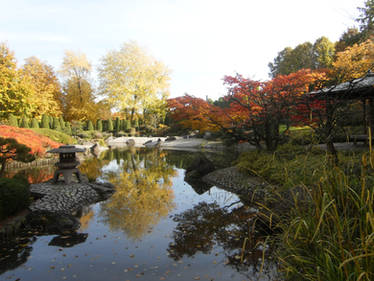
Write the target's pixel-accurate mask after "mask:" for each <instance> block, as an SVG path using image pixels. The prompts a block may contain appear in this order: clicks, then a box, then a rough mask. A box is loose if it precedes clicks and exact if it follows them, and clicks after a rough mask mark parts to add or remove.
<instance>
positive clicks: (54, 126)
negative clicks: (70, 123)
mask: <svg viewBox="0 0 374 281" xmlns="http://www.w3.org/2000/svg"><path fill="white" fill-rule="evenodd" d="M52 129H54V130H58V131H61V124H60V120H59V119H58V118H57V117H53V123H52Z"/></svg>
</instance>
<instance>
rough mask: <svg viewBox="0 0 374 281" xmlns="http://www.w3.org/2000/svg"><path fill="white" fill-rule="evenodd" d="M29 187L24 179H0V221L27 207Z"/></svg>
mask: <svg viewBox="0 0 374 281" xmlns="http://www.w3.org/2000/svg"><path fill="white" fill-rule="evenodd" d="M29 186H30V185H29V183H28V182H27V180H26V179H24V178H19V177H17V178H12V179H8V178H0V219H4V218H6V217H8V216H11V215H14V214H15V213H17V212H18V211H21V210H22V209H25V208H27V207H28V206H29V204H30V190H29Z"/></svg>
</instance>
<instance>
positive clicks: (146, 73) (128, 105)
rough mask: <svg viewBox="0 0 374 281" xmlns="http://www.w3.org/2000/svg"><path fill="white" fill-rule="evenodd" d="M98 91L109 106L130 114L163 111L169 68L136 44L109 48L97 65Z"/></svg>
mask: <svg viewBox="0 0 374 281" xmlns="http://www.w3.org/2000/svg"><path fill="white" fill-rule="evenodd" d="M98 70H99V79H100V93H101V94H102V95H104V96H106V97H107V98H108V100H109V102H110V103H111V104H112V106H114V107H116V108H117V109H119V110H121V111H123V112H129V113H130V121H131V122H132V121H133V120H134V115H135V114H138V113H141V114H143V113H147V112H148V113H150V112H157V113H160V112H161V114H162V112H163V111H165V109H166V108H165V105H166V99H167V97H168V95H169V80H170V78H169V69H168V68H167V67H166V66H165V65H164V64H163V63H162V62H160V61H157V60H156V59H154V58H153V57H151V56H149V55H148V54H147V53H146V52H145V51H144V50H143V49H141V48H140V47H139V46H138V45H137V44H136V43H134V42H131V43H125V44H124V45H123V46H122V47H121V49H120V50H118V51H116V50H114V51H110V52H109V53H108V54H107V55H106V56H104V57H103V58H102V60H101V66H100V67H99V69H98Z"/></svg>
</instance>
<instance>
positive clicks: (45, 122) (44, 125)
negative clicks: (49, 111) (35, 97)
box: [40, 114, 49, 129]
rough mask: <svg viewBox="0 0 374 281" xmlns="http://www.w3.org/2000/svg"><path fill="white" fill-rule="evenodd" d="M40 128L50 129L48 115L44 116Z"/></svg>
mask: <svg viewBox="0 0 374 281" xmlns="http://www.w3.org/2000/svg"><path fill="white" fill-rule="evenodd" d="M40 127H41V128H47V129H49V118H48V115H46V114H43V116H42V122H41V125H40Z"/></svg>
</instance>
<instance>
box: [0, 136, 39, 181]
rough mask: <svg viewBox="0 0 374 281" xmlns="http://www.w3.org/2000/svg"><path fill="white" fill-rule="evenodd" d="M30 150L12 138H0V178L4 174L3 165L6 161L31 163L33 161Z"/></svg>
mask: <svg viewBox="0 0 374 281" xmlns="http://www.w3.org/2000/svg"><path fill="white" fill-rule="evenodd" d="M30 152H31V149H30V148H29V147H27V146H26V145H24V144H21V143H18V142H17V141H16V140H15V139H13V138H1V137H0V164H1V169H0V176H1V175H2V174H3V173H4V170H5V165H6V164H7V162H8V161H12V160H17V161H22V162H31V161H33V160H34V159H35V157H34V155H32V154H31V153H30Z"/></svg>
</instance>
